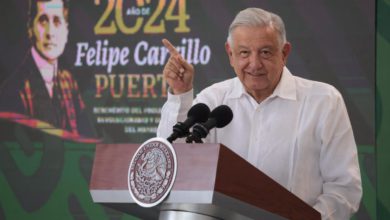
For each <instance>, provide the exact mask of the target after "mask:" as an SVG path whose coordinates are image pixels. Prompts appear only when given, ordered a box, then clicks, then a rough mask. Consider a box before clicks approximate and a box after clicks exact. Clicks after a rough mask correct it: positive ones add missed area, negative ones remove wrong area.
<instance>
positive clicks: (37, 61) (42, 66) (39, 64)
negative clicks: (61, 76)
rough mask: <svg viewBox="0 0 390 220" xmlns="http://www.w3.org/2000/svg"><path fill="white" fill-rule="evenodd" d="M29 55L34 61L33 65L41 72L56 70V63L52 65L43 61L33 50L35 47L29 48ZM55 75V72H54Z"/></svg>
mask: <svg viewBox="0 0 390 220" xmlns="http://www.w3.org/2000/svg"><path fill="white" fill-rule="evenodd" d="M31 54H32V57H33V59H34V61H35V64H36V65H37V67H38V69H39V70H40V71H41V72H42V70H44V69H51V70H53V69H54V70H56V69H57V61H56V62H55V63H54V64H51V63H49V62H48V61H47V60H45V59H44V58H43V57H42V56H41V55H40V54H39V53H38V51H37V50H36V49H35V47H31ZM54 73H56V71H54Z"/></svg>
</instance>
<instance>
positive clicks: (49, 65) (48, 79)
mask: <svg viewBox="0 0 390 220" xmlns="http://www.w3.org/2000/svg"><path fill="white" fill-rule="evenodd" d="M31 54H32V57H33V59H34V62H35V64H36V65H37V67H38V69H39V72H40V73H41V76H42V79H43V81H44V83H45V86H46V89H47V91H48V92H49V95H50V97H52V96H53V86H54V78H55V76H56V75H57V60H55V61H54V62H49V61H48V60H46V59H44V58H43V57H42V56H41V55H40V54H39V53H38V51H37V50H36V49H35V47H32V48H31Z"/></svg>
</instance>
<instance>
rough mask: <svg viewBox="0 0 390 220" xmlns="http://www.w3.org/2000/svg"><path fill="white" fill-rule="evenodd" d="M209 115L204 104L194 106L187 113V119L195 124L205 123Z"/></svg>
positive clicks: (207, 108)
mask: <svg viewBox="0 0 390 220" xmlns="http://www.w3.org/2000/svg"><path fill="white" fill-rule="evenodd" d="M209 115H210V108H209V107H208V106H207V105H206V104H204V103H198V104H195V105H194V106H192V107H191V109H190V110H189V111H188V113H187V117H188V118H191V119H192V120H193V121H194V122H195V123H200V122H205V121H207V119H208V118H209Z"/></svg>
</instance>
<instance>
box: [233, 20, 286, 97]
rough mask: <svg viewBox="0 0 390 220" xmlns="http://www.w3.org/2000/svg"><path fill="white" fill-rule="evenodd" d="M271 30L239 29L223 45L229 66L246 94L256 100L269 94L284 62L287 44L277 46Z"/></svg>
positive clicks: (277, 42) (274, 35)
mask: <svg viewBox="0 0 390 220" xmlns="http://www.w3.org/2000/svg"><path fill="white" fill-rule="evenodd" d="M278 36H279V35H278V34H277V31H276V30H275V29H274V28H272V27H246V26H239V27H237V28H235V29H234V30H233V32H232V45H229V44H226V52H227V53H228V56H229V60H230V65H231V66H232V67H233V68H234V71H235V72H236V74H237V76H238V78H239V79H240V81H241V83H242V84H243V85H244V87H245V89H246V91H247V92H248V93H249V94H250V95H251V96H252V97H254V98H255V99H256V100H257V101H262V100H264V99H265V98H267V97H268V96H269V95H271V94H272V92H273V91H274V89H275V87H276V85H277V84H278V82H279V80H280V77H281V74H282V71H283V67H284V65H285V63H286V60H287V56H288V53H289V52H290V48H291V47H290V44H289V43H286V44H284V45H283V44H281V43H280V40H279V38H278Z"/></svg>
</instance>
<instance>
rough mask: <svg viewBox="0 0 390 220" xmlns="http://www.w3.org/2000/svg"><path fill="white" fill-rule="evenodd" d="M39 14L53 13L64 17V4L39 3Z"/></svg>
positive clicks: (59, 0) (56, 1) (58, 2)
mask: <svg viewBox="0 0 390 220" xmlns="http://www.w3.org/2000/svg"><path fill="white" fill-rule="evenodd" d="M37 9H38V14H42V13H53V14H57V15H63V10H64V3H63V2H62V0H53V1H37Z"/></svg>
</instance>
